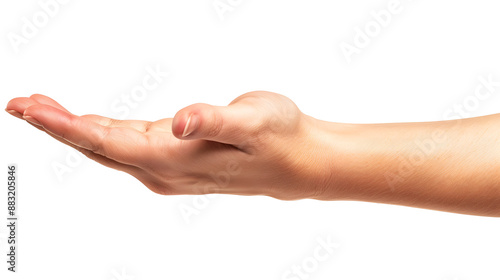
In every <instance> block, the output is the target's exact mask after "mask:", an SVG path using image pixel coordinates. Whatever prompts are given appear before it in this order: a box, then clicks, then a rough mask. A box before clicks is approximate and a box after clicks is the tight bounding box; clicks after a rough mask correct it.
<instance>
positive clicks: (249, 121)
mask: <svg viewBox="0 0 500 280" xmlns="http://www.w3.org/2000/svg"><path fill="white" fill-rule="evenodd" d="M257 126H258V119H257V117H256V114H255V109H253V108H252V107H250V106H244V105H240V104H234V105H231V106H212V105H208V104H194V105H191V106H188V107H186V108H184V109H182V110H180V111H179V112H177V114H176V115H175V117H174V120H173V122H172V132H173V133H174V135H175V136H176V137H177V138H179V139H205V140H211V141H216V142H221V143H226V144H232V145H238V144H241V143H243V142H245V141H246V139H248V137H249V136H250V133H251V132H252V131H255V129H256V128H257Z"/></svg>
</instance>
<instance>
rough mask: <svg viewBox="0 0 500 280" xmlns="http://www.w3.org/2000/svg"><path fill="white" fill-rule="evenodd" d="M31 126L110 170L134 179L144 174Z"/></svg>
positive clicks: (39, 127) (134, 168)
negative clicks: (125, 173) (124, 173)
mask: <svg viewBox="0 0 500 280" xmlns="http://www.w3.org/2000/svg"><path fill="white" fill-rule="evenodd" d="M28 123H29V124H30V125H32V126H33V127H35V128H36V129H38V130H40V131H43V132H45V133H47V135H49V136H50V137H52V138H54V139H56V140H57V141H59V142H61V143H63V144H65V145H68V146H70V147H72V148H74V149H75V150H77V151H79V152H81V153H82V154H83V155H85V156H86V157H88V158H89V159H91V160H93V161H96V162H97V163H100V164H102V165H104V166H106V167H109V168H113V169H116V170H119V171H123V172H127V173H130V174H131V175H133V176H134V177H136V175H137V176H139V175H140V174H143V173H144V172H143V170H142V169H140V168H138V167H136V166H132V165H128V164H123V163H120V162H117V161H115V160H112V159H110V158H107V157H104V156H102V155H99V154H96V153H94V152H92V151H89V150H87V149H84V148H82V147H79V146H77V145H75V144H73V143H71V142H68V141H66V140H65V139H63V138H61V137H59V136H57V135H55V134H53V133H51V132H49V131H46V130H45V129H44V128H43V127H42V126H39V125H36V124H32V123H30V122H28Z"/></svg>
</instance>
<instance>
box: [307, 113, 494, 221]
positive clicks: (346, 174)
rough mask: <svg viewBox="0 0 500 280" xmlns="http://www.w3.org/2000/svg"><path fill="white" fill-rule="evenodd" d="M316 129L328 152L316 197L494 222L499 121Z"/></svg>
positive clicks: (325, 125) (484, 119) (323, 125)
mask: <svg viewBox="0 0 500 280" xmlns="http://www.w3.org/2000/svg"><path fill="white" fill-rule="evenodd" d="M316 127H317V128H318V129H319V130H320V131H322V132H321V133H320V134H323V135H326V138H323V139H328V140H327V141H328V145H330V150H331V151H332V154H331V156H330V159H331V162H330V163H328V164H327V166H328V168H329V170H326V173H325V176H327V177H328V179H327V180H326V181H327V182H328V183H327V186H326V188H325V189H324V190H323V192H321V193H322V195H321V197H319V199H324V200H360V201H370V202H380V203H390V204H399V205H406V206H413V207H421V208H428V209H436V210H443V211H451V212H459V213H467V214H476V215H488V216H500V133H499V127H500V115H491V116H485V117H480V118H471V119H465V120H460V121H442V122H428V123H401V124H360V125H345V124H335V123H326V122H321V121H319V122H318V124H317V125H316Z"/></svg>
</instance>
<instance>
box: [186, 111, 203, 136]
mask: <svg viewBox="0 0 500 280" xmlns="http://www.w3.org/2000/svg"><path fill="white" fill-rule="evenodd" d="M198 123H199V121H198V116H197V115H189V117H188V119H187V121H186V126H185V127H184V131H183V132H182V137H186V136H188V135H190V134H191V133H193V131H194V130H195V129H196V128H197V127H198Z"/></svg>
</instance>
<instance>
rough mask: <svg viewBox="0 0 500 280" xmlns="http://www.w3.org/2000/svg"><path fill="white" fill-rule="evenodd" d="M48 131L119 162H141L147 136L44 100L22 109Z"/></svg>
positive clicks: (145, 148)
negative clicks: (96, 120) (81, 114)
mask: <svg viewBox="0 0 500 280" xmlns="http://www.w3.org/2000/svg"><path fill="white" fill-rule="evenodd" d="M24 116H25V117H26V116H28V117H31V118H34V119H35V120H36V121H38V122H39V123H40V124H41V125H42V126H43V127H44V128H45V130H47V131H48V132H51V133H53V134H55V135H58V136H60V137H62V138H64V139H66V140H67V141H69V142H71V143H73V144H75V145H77V146H79V147H82V148H85V149H87V150H90V151H93V152H94V153H96V154H100V155H103V156H105V157H108V158H111V159H114V160H116V161H118V162H121V163H125V164H130V165H137V164H140V163H142V162H144V161H145V160H144V154H145V152H146V150H147V143H148V139H147V137H146V136H145V135H144V134H142V133H141V132H139V131H137V130H135V129H130V128H126V127H107V126H103V125H100V124H98V123H95V122H93V121H91V120H89V119H86V118H82V117H79V116H76V115H73V114H71V113H69V112H65V111H62V110H59V109H57V108H54V107H52V106H49V105H45V104H36V105H33V106H30V107H28V108H27V109H26V110H25V111H24Z"/></svg>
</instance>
